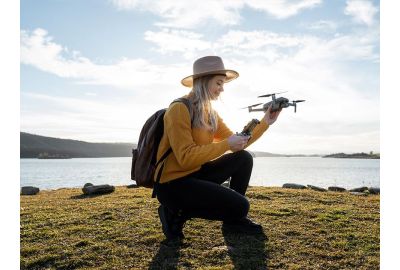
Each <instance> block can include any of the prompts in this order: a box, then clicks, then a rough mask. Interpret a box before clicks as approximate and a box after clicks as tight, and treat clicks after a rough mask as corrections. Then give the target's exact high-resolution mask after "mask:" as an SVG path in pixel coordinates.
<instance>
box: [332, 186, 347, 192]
mask: <svg viewBox="0 0 400 270" xmlns="http://www.w3.org/2000/svg"><path fill="white" fill-rule="evenodd" d="M328 190H329V191H337V192H344V191H346V189H345V188H342V187H335V186H333V187H328Z"/></svg>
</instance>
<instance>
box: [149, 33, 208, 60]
mask: <svg viewBox="0 0 400 270" xmlns="http://www.w3.org/2000/svg"><path fill="white" fill-rule="evenodd" d="M144 39H145V40H147V41H149V42H153V43H155V44H156V45H157V46H158V48H156V49H155V50H156V51H157V52H159V53H161V54H170V53H182V54H183V56H184V57H185V58H186V59H192V58H193V57H194V55H193V54H194V52H195V51H204V50H207V49H210V48H211V46H212V45H211V43H210V42H208V41H205V40H203V35H201V34H198V33H194V32H189V31H183V30H171V29H168V28H164V29H162V31H160V32H153V31H146V32H145V34H144Z"/></svg>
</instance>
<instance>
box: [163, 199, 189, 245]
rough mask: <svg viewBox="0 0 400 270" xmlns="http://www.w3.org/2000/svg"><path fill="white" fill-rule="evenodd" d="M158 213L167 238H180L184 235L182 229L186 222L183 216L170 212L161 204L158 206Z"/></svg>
mask: <svg viewBox="0 0 400 270" xmlns="http://www.w3.org/2000/svg"><path fill="white" fill-rule="evenodd" d="M158 215H159V217H160V221H161V225H162V231H163V233H164V235H165V237H166V238H167V239H168V240H174V239H181V238H184V237H185V236H184V235H183V231H182V230H183V227H184V226H185V222H186V219H185V218H183V217H182V216H180V215H177V214H174V213H172V212H171V211H170V210H168V208H167V207H165V206H163V205H160V206H159V207H158Z"/></svg>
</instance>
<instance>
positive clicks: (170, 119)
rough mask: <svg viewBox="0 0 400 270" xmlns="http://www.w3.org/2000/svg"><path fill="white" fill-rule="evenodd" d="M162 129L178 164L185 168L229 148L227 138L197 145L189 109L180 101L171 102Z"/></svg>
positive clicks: (191, 166) (200, 162)
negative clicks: (193, 135)
mask: <svg viewBox="0 0 400 270" xmlns="http://www.w3.org/2000/svg"><path fill="white" fill-rule="evenodd" d="M164 130H165V132H166V134H167V136H168V140H169V142H170V145H171V148H172V151H173V153H174V155H175V157H176V159H177V161H178V163H179V165H180V166H181V167H182V168H183V169H186V170H190V169H193V168H196V167H198V166H201V165H202V164H204V163H206V162H208V161H210V160H212V159H215V158H217V157H219V156H221V155H222V154H224V153H225V152H226V151H228V150H229V144H228V140H227V139H225V140H222V141H219V142H213V143H210V144H206V145H197V144H196V143H195V142H194V140H193V137H192V127H191V123H190V114H189V111H188V109H187V108H186V106H185V105H184V104H183V103H180V102H177V103H174V104H172V105H171V106H170V108H169V109H168V111H167V112H166V113H165V115H164Z"/></svg>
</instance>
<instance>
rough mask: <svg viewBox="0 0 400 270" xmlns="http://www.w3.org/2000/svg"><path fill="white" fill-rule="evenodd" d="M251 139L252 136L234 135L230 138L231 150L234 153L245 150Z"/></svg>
mask: <svg viewBox="0 0 400 270" xmlns="http://www.w3.org/2000/svg"><path fill="white" fill-rule="evenodd" d="M249 139H250V136H239V135H235V134H233V135H231V136H230V137H229V138H228V144H229V148H230V149H231V150H232V152H237V151H240V150H243V149H244V148H245V147H246V145H247V142H248V141H249Z"/></svg>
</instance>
